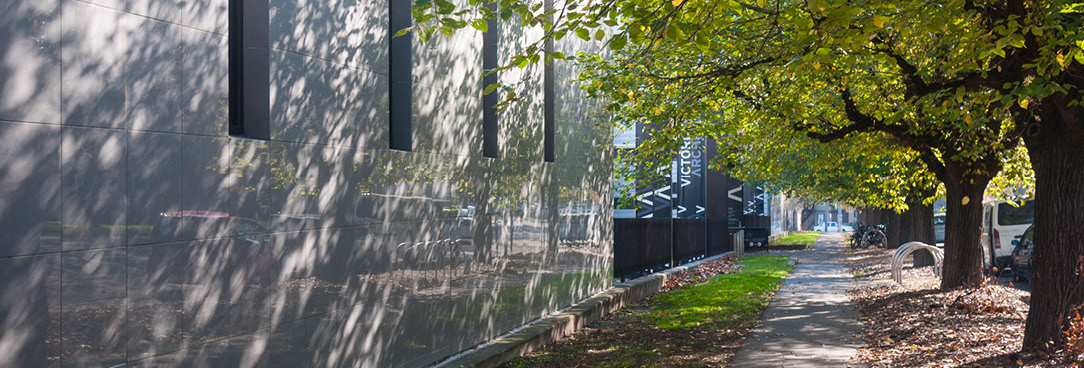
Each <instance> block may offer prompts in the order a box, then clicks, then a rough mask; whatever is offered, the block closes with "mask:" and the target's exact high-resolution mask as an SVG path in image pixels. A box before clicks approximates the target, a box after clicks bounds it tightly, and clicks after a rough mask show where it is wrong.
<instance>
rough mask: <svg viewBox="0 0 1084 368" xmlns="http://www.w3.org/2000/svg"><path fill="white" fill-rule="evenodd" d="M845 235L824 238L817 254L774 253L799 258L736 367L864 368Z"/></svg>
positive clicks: (816, 246)
mask: <svg viewBox="0 0 1084 368" xmlns="http://www.w3.org/2000/svg"><path fill="white" fill-rule="evenodd" d="M846 250H847V248H846V246H845V245H843V244H842V237H841V234H840V233H827V234H822V235H821V236H820V237H819V238H817V241H816V242H815V243H814V244H813V249H812V250H805V251H794V252H772V254H773V255H779V254H787V255H792V256H794V257H796V258H798V264H797V266H796V267H795V268H794V271H793V272H791V274H790V277H789V278H787V280H786V281H785V282H783V285H782V287H780V289H779V291H777V292H776V293H775V297H774V298H773V299H772V301H771V303H770V304H769V305H768V308H767V309H765V310H764V314H763V315H762V316H761V319H760V323H758V324H757V327H756V328H755V329H754V330H753V332H752V334H750V335H749V338H748V339H747V340H746V341H745V343H744V344H743V345H742V347H741V348H740V349H739V350H738V352H737V353H736V354H735V356H734V359H733V360H732V361H731V364H730V365H731V366H732V367H861V366H864V364H863V363H862V362H861V360H859V358H858V349H859V348H861V347H862V344H863V340H862V338H861V333H862V327H861V325H860V324H859V322H858V317H860V316H861V313H860V312H858V311H857V310H856V309H855V308H854V307H853V306H852V305H851V303H850V300H849V298H848V294H847V291H848V290H849V289H850V288H851V287H853V286H854V283H855V281H854V277H853V275H852V274H851V272H850V271H849V267H848V265H847V253H846Z"/></svg>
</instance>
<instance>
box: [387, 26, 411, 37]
mask: <svg viewBox="0 0 1084 368" xmlns="http://www.w3.org/2000/svg"><path fill="white" fill-rule="evenodd" d="M413 29H414V27H406V28H403V29H400V30H399V32H395V35H394V36H391V37H392V38H396V37H400V36H402V35H405V34H407V33H410V31H411V30H413Z"/></svg>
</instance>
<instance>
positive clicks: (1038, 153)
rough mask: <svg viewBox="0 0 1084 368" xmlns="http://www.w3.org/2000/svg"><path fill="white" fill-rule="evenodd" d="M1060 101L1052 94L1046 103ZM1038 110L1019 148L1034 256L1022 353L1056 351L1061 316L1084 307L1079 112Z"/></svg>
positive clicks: (1083, 119)
mask: <svg viewBox="0 0 1084 368" xmlns="http://www.w3.org/2000/svg"><path fill="white" fill-rule="evenodd" d="M1057 98H1062V99H1066V100H1067V98H1064V96H1060V95H1056V96H1052V97H1051V99H1057ZM1067 104H1068V101H1061V102H1060V103H1058V104H1056V106H1058V107H1060V109H1054V108H1053V107H1054V106H1043V108H1044V110H1053V111H1044V113H1042V114H1041V115H1040V116H1041V117H1042V119H1041V120H1040V121H1039V122H1034V123H1033V124H1032V126H1029V127H1028V129H1026V131H1027V133H1026V134H1025V135H1024V143H1025V144H1027V148H1028V154H1029V155H1030V156H1031V166H1032V169H1033V170H1034V171H1035V195H1036V197H1035V222H1034V224H1035V228H1034V229H1033V230H1032V231H1034V238H1033V240H1034V242H1035V244H1036V247H1035V251H1034V253H1032V264H1033V268H1032V276H1033V279H1032V281H1031V285H1032V290H1031V310H1030V312H1029V313H1028V318H1027V325H1026V327H1025V329H1024V349H1025V350H1029V349H1035V348H1041V347H1043V346H1044V345H1045V343H1046V342H1048V341H1053V342H1054V343H1055V344H1056V345H1055V346H1060V345H1061V344H1062V343H1063V342H1064V341H1065V335H1063V334H1062V333H1061V331H1062V329H1063V327H1064V326H1065V325H1066V319H1067V316H1069V315H1071V312H1072V311H1073V309H1075V308H1077V307H1078V306H1080V305H1082V304H1084V272H1080V271H1081V268H1080V267H1082V266H1084V265H1082V263H1084V225H1082V224H1084V155H1081V154H1080V142H1084V108H1081V107H1075V108H1068V107H1064V106H1067Z"/></svg>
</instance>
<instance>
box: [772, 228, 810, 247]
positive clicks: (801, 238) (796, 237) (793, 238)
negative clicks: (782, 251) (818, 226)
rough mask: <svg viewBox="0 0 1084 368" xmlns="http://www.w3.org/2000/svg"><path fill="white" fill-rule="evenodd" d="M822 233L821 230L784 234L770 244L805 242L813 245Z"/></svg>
mask: <svg viewBox="0 0 1084 368" xmlns="http://www.w3.org/2000/svg"><path fill="white" fill-rule="evenodd" d="M820 235H821V232H820V231H811V232H808V233H797V234H790V235H787V236H784V237H782V238H778V239H775V240H772V241H769V242H768V245H769V246H772V245H793V244H804V245H810V246H811V245H813V242H815V241H817V237H818V236H820Z"/></svg>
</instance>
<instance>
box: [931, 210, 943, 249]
mask: <svg viewBox="0 0 1084 368" xmlns="http://www.w3.org/2000/svg"><path fill="white" fill-rule="evenodd" d="M933 234H934V237H935V238H936V242H937V243H944V242H945V214H943V213H938V214H934V215H933Z"/></svg>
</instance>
